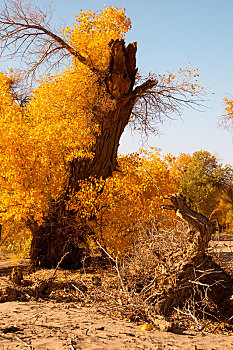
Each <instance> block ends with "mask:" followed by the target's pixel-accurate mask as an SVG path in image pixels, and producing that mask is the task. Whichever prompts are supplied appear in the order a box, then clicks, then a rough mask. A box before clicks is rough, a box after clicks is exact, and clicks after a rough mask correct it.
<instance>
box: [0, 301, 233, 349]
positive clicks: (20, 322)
mask: <svg viewBox="0 0 233 350" xmlns="http://www.w3.org/2000/svg"><path fill="white" fill-rule="evenodd" d="M7 349H8V350H16V349H17V350H20V349H35V350H42V349H43V350H46V349H47V350H60V349H71V350H74V349H77V350H78V349H87V350H94V349H95V350H97V349H98V350H100V349H109V350H114V349H117V350H118V349H119V350H120V349H131V350H134V349H153V350H162V349H163V350H164V349H166V350H168V349H169V350H178V349H182V350H195V349H196V350H214V349H215V350H230V349H233V337H232V336H227V335H211V334H202V333H201V332H198V333H197V332H195V331H191V330H190V331H187V330H186V331H185V332H184V333H183V334H174V333H170V332H167V333H165V332H161V331H158V330H152V331H144V332H143V331H141V325H136V324H133V323H130V322H127V321H124V320H120V319H117V318H115V319H114V318H108V317H105V316H103V315H102V314H101V312H100V310H98V309H96V308H87V307H77V306H76V305H75V304H74V303H69V304H67V303H54V302H51V301H49V302H48V301H44V300H41V301H39V302H38V301H37V302H35V301H31V302H26V303H25V302H6V303H2V304H0V350H7Z"/></svg>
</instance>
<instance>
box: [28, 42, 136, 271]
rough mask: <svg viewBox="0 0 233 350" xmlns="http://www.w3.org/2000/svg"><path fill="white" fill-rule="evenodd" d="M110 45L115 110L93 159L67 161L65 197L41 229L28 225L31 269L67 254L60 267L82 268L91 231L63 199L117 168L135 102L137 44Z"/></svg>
mask: <svg viewBox="0 0 233 350" xmlns="http://www.w3.org/2000/svg"><path fill="white" fill-rule="evenodd" d="M110 46H111V58H110V64H109V73H108V75H107V76H106V77H105V82H104V83H105V85H106V89H107V91H108V93H109V95H110V96H111V98H112V99H113V100H114V102H115V108H114V109H113V110H108V111H106V114H105V115H104V118H103V120H102V122H101V125H100V127H101V132H100V134H99V136H97V138H96V143H95V145H94V149H93V150H92V151H93V153H94V157H93V159H92V160H90V159H83V158H82V159H79V158H77V159H74V160H73V161H72V162H70V164H69V178H68V180H69V181H68V187H67V188H66V189H64V196H63V197H62V198H60V199H59V200H58V201H57V202H56V203H52V204H51V208H50V211H49V213H48V215H47V216H46V217H45V218H44V223H43V224H42V225H41V226H38V225H37V224H36V223H35V222H29V227H30V228H31V232H32V237H33V238H32V243H31V252H30V257H31V262H32V264H33V265H34V266H42V267H47V268H51V267H54V266H56V265H57V263H58V262H59V261H60V259H61V258H62V256H63V255H64V254H65V253H66V252H70V253H69V254H68V255H67V256H66V257H65V259H64V261H63V263H62V266H63V267H66V268H78V267H80V266H81V259H82V253H83V252H84V251H86V250H87V249H88V247H87V243H86V239H85V238H86V236H87V235H88V234H91V230H90V228H89V227H88V225H87V224H85V223H83V222H82V221H81V220H80V221H79V222H77V220H76V218H77V213H75V212H73V211H68V210H67V209H66V199H67V198H68V197H69V195H70V194H71V193H72V194H73V193H75V192H76V191H78V189H79V186H78V181H79V180H83V179H88V178H89V177H90V176H94V177H96V178H100V177H102V178H107V177H109V176H111V175H112V173H113V171H114V170H116V168H117V161H116V158H117V150H118V146H119V141H120V137H121V135H122V133H123V131H124V129H125V126H126V125H127V124H128V122H129V118H130V115H131V112H132V109H133V106H134V103H135V98H134V97H133V94H132V90H133V86H134V82H135V75H136V71H137V70H136V43H133V44H129V45H128V46H127V47H125V43H124V41H123V40H116V41H112V43H110ZM102 83H103V82H102Z"/></svg>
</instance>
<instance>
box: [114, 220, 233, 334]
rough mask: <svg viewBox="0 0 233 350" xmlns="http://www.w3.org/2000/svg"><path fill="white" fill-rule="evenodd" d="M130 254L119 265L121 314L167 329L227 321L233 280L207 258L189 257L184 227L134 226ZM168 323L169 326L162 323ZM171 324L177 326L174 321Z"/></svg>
mask: <svg viewBox="0 0 233 350" xmlns="http://www.w3.org/2000/svg"><path fill="white" fill-rule="evenodd" d="M138 230H139V236H138V237H139V238H138V241H137V243H136V244H135V246H134V249H133V252H132V254H130V256H127V257H125V259H124V261H122V262H121V264H120V266H118V275H119V277H120V279H121V284H122V285H123V288H122V292H121V302H122V305H124V310H125V315H127V317H128V318H130V319H133V320H137V318H143V319H144V320H146V321H150V322H152V323H155V324H156V325H159V327H160V328H162V329H164V328H165V329H169V328H171V327H173V326H174V324H176V325H177V322H178V323H179V322H180V323H181V324H182V325H184V324H185V325H187V323H188V324H190V322H193V323H195V325H196V326H197V328H200V327H201V326H200V325H201V324H202V323H203V322H204V321H205V320H207V319H212V320H223V319H224V321H226V322H230V321H231V315H232V305H230V297H231V295H232V278H231V276H230V275H229V274H228V273H227V272H226V271H225V270H224V269H222V268H221V267H220V266H219V265H218V264H217V263H216V262H215V261H214V260H213V258H212V257H211V256H209V255H206V254H205V255H203V257H202V259H201V260H200V257H199V258H198V259H197V256H195V255H194V256H191V257H190V249H189V248H190V244H191V243H190V241H189V240H188V237H190V236H189V234H188V233H189V227H188V225H185V224H184V223H183V222H180V221H177V224H176V226H175V227H174V228H173V229H172V228H170V229H168V228H166V227H163V225H162V224H160V225H159V227H158V225H157V224H156V225H155V224H154V223H153V222H150V223H149V224H145V223H139V225H138ZM161 316H162V317H163V318H164V319H163V320H166V321H169V322H170V323H169V322H168V323H166V322H165V326H164V321H162V320H161ZM174 321H176V322H174Z"/></svg>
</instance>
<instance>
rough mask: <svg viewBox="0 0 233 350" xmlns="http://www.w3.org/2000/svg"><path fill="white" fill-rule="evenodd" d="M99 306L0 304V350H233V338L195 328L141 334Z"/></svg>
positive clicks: (4, 279) (2, 282)
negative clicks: (109, 315)
mask: <svg viewBox="0 0 233 350" xmlns="http://www.w3.org/2000/svg"><path fill="white" fill-rule="evenodd" d="M227 243H228V242H227ZM218 244H219V242H218ZM225 244H226V242H224V243H221V242H220V246H221V252H222V253H224V250H225V249H226V250H227V251H225V253H228V254H229V253H231V254H232V250H231V252H228V249H227V248H226V246H225ZM231 244H232V243H231ZM220 246H219V247H220ZM224 248H225V249H224ZM219 249H220V248H219ZM215 251H218V249H215ZM230 258H231V259H229V260H230V261H229V260H228V263H230V264H229V265H231V266H232V255H231V257H230ZM7 264H8V265H7ZM9 264H10V262H9V261H8V262H6V261H1V264H0V272H1V271H2V272H4V268H5V269H6V270H5V272H7V274H8V270H7V268H9ZM24 265H25V266H26V265H27V261H22V262H21V266H24ZM229 265H228V266H229ZM7 266H8V267H7ZM12 266H13V264H12V265H11V266H10V267H11V269H12ZM2 275H4V273H2ZM7 279H8V277H7V276H1V277H0V289H1V288H4V286H6V284H7V283H8V282H7ZM103 308H104V307H102V310H101V306H100V307H99V306H91V307H86V306H80V305H78V304H77V303H71V302H70V303H67V302H55V301H48V300H47V301H45V300H42V299H41V300H38V301H29V302H17V301H14V302H5V303H0V350H21V349H31V350H32V349H34V350H62V349H67V350H68V349H69V350H81V349H87V350H97V349H98V350H100V349H103V350H105V349H108V350H121V349H131V350H134V349H135V350H136V349H151V350H152V349H153V350H230V349H233V336H231V335H224V334H209V333H207V332H203V331H199V332H196V331H194V330H184V331H183V332H182V330H179V331H178V330H176V332H175V331H174V332H161V331H159V330H156V329H153V330H151V331H142V330H141V327H142V324H135V323H130V322H128V321H125V320H121V319H119V318H115V317H108V316H106V314H105V315H104V310H103Z"/></svg>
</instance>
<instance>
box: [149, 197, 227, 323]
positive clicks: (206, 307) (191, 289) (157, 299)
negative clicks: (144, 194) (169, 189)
mask: <svg viewBox="0 0 233 350" xmlns="http://www.w3.org/2000/svg"><path fill="white" fill-rule="evenodd" d="M170 201H171V203H172V204H171V205H165V206H163V209H169V210H174V211H175V213H176V215H177V216H178V217H179V218H181V219H182V220H184V221H185V222H186V223H188V224H189V230H188V231H187V243H188V244H187V248H186V251H183V252H182V256H180V255H179V254H178V255H177V254H175V253H174V259H173V260H174V269H173V271H172V274H171V276H169V277H167V278H166V280H167V282H166V284H167V287H166V286H162V287H160V288H159V290H156V291H155V293H154V295H152V296H151V297H150V298H151V300H154V303H155V307H156V309H157V311H158V312H159V313H160V314H163V315H165V316H171V314H172V313H174V310H179V309H180V310H181V309H182V308H183V307H184V306H185V305H187V303H189V306H188V307H189V312H191V311H190V310H191V309H192V310H193V311H192V312H194V313H196V314H198V313H199V314H201V316H205V315H208V316H213V317H216V316H218V317H220V318H222V317H224V318H226V319H227V321H229V319H231V316H232V308H231V307H230V304H231V302H230V298H231V295H232V292H233V280H232V277H231V275H230V274H228V273H227V271H225V270H224V269H223V268H221V267H220V265H219V264H218V263H216V262H215V261H214V259H213V257H212V256H210V255H208V254H207V253H206V250H207V248H208V244H209V241H210V240H211V236H212V235H213V234H214V233H215V231H216V228H215V224H214V223H212V222H211V221H210V220H209V219H208V218H207V217H205V216H204V215H202V214H200V213H197V212H195V211H193V210H192V209H191V208H190V207H189V206H188V205H187V203H186V200H185V197H184V196H182V194H180V193H178V194H174V195H172V196H171V198H170ZM161 289H162V292H161Z"/></svg>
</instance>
